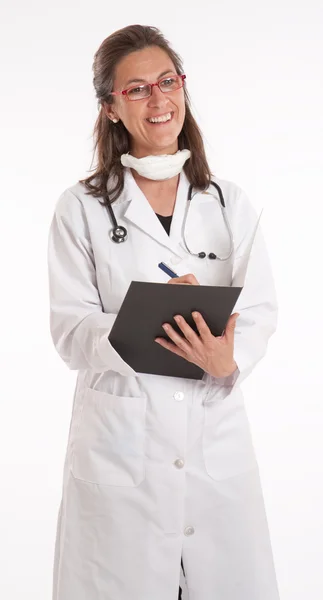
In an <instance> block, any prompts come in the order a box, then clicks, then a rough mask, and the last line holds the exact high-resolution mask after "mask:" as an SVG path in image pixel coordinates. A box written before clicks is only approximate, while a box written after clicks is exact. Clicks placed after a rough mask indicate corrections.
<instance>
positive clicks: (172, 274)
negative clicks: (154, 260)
mask: <svg viewBox="0 0 323 600" xmlns="http://www.w3.org/2000/svg"><path fill="white" fill-rule="evenodd" d="M158 266H159V268H160V269H161V270H162V271H164V273H166V275H169V276H170V277H178V275H177V274H176V273H175V271H172V269H170V268H169V267H168V266H167V265H165V263H163V262H161V263H159V265H158Z"/></svg>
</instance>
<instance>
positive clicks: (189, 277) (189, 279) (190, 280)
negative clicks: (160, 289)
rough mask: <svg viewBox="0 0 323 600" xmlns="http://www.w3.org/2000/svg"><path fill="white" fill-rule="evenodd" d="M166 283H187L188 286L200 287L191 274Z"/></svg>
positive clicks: (174, 278)
mask: <svg viewBox="0 0 323 600" xmlns="http://www.w3.org/2000/svg"><path fill="white" fill-rule="evenodd" d="M167 283H171V284H173V285H174V284H179V283H188V284H190V285H200V284H199V282H198V281H197V279H196V277H195V275H193V273H187V274H186V275H181V276H180V277H173V278H172V279H170V280H169V281H168V282H167Z"/></svg>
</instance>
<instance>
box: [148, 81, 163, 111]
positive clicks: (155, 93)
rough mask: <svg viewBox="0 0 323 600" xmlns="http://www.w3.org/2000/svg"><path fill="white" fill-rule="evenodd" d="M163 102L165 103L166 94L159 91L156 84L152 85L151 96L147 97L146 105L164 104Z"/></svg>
mask: <svg viewBox="0 0 323 600" xmlns="http://www.w3.org/2000/svg"><path fill="white" fill-rule="evenodd" d="M165 104H167V98H166V94H164V92H161V91H160V89H159V87H158V85H157V84H155V85H153V86H152V88H151V96H149V99H148V106H164V105H165Z"/></svg>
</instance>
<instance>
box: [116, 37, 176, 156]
mask: <svg viewBox="0 0 323 600" xmlns="http://www.w3.org/2000/svg"><path fill="white" fill-rule="evenodd" d="M167 75H176V70H175V67H174V64H173V62H172V61H171V59H170V58H169V56H168V55H167V53H166V52H165V51H164V50H162V49H161V48H159V47H157V46H150V47H149V48H144V49H143V50H138V51H135V52H132V53H131V54H129V55H128V56H125V57H124V58H123V59H122V60H121V61H120V62H119V64H118V66H117V68H116V75H115V81H114V88H113V91H121V90H124V89H127V88H129V87H133V86H135V85H136V83H138V85H140V84H142V83H155V82H156V81H158V80H159V79H161V78H162V77H164V76H165V77H166V76H167ZM136 79H140V80H142V81H140V82H137V81H136ZM168 112H170V113H172V119H171V120H170V121H168V122H166V123H162V124H151V123H149V122H148V121H147V118H149V117H156V116H161V115H165V114H167V113H168ZM106 113H107V115H108V116H109V117H110V118H116V119H121V121H122V122H123V124H124V126H125V127H126V129H127V130H128V132H129V135H130V140H131V147H130V152H131V154H132V155H133V156H136V157H137V158H141V157H143V156H147V155H149V154H155V155H158V154H175V152H177V150H178V135H179V133H180V132H181V129H182V127H183V123H184V118H185V99H184V89H183V88H180V89H178V90H175V91H173V92H161V91H160V89H159V87H158V86H154V87H153V88H152V93H151V96H150V97H148V98H143V99H142V100H134V101H131V100H128V98H127V97H126V96H124V95H121V96H114V103H113V104H109V105H107V108H106ZM112 125H113V124H112ZM116 126H117V125H116Z"/></svg>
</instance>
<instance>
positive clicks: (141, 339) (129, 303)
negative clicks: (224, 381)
mask: <svg viewBox="0 0 323 600" xmlns="http://www.w3.org/2000/svg"><path fill="white" fill-rule="evenodd" d="M241 290H242V287H226V286H208V285H168V284H166V283H151V282H144V281H132V282H131V284H130V286H129V288H128V291H127V293H126V295H125V298H124V300H123V303H122V305H121V307H120V310H119V313H118V315H117V318H116V320H115V322H114V324H113V327H112V329H111V332H110V335H109V341H110V343H111V344H112V346H113V347H114V349H115V350H116V351H117V352H118V354H119V355H120V356H121V358H122V359H123V360H124V361H125V362H126V363H128V365H130V367H132V369H134V370H135V371H136V372H137V373H150V374H154V375H165V376H168V377H185V378H189V379H202V377H203V375H204V371H203V370H202V369H200V368H199V367H198V366H197V365H195V364H193V363H190V362H189V361H187V360H185V359H183V358H181V357H180V356H177V355H176V354H174V353H173V352H171V351H170V350H166V349H165V348H163V347H162V346H160V345H159V344H157V342H155V341H154V340H155V338H156V337H163V338H165V339H168V341H171V340H170V338H168V336H167V335H166V333H165V331H164V330H163V328H162V324H163V323H165V322H166V323H170V324H171V325H172V326H173V328H174V329H175V330H176V331H177V332H178V333H179V334H180V335H183V334H182V332H181V330H180V329H179V327H178V326H177V324H176V322H175V321H174V319H173V317H174V316H175V315H178V314H179V315H182V316H183V317H184V319H185V320H186V321H187V323H188V324H189V325H190V326H191V327H192V328H193V329H194V330H195V331H196V333H198V331H197V328H196V325H195V322H194V319H193V317H192V312H193V311H194V310H197V311H198V312H200V313H201V315H202V316H203V318H204V319H205V321H206V323H207V324H208V326H209V328H210V330H211V332H212V333H213V335H215V336H218V335H222V332H223V331H224V329H225V327H226V324H227V321H228V319H229V317H230V315H231V314H232V311H233V308H234V306H235V304H236V302H237V299H238V297H239V295H240V292H241Z"/></svg>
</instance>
